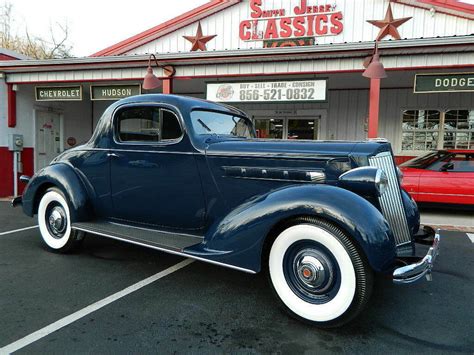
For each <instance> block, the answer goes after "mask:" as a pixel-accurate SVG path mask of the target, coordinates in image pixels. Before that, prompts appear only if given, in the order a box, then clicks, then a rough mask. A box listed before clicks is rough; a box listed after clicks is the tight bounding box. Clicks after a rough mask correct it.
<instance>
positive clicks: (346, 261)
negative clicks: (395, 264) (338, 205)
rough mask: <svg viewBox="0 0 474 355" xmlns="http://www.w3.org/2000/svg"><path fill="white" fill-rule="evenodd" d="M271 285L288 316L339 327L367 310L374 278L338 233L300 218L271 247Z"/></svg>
mask: <svg viewBox="0 0 474 355" xmlns="http://www.w3.org/2000/svg"><path fill="white" fill-rule="evenodd" d="M268 271H269V279H270V283H271V285H272V287H273V290H274V291H275V293H276V295H277V296H278V298H279V300H280V301H281V303H282V304H283V306H284V308H285V309H286V311H288V312H289V313H290V315H292V316H294V317H296V318H298V319H302V320H304V321H306V322H309V323H311V324H313V325H316V326H319V327H324V328H330V327H338V326H341V325H343V324H345V323H347V322H349V321H350V320H352V319H353V318H354V317H356V316H357V315H358V314H359V313H360V312H361V311H362V309H363V308H364V306H365V305H366V303H367V301H368V299H369V297H370V293H371V290H372V283H373V272H372V270H371V268H370V266H369V265H368V264H367V261H366V260H365V257H364V256H363V255H361V253H360V252H359V251H358V250H357V248H356V246H355V245H354V243H353V242H352V241H351V240H350V239H349V238H348V237H347V235H346V234H345V233H344V232H343V231H341V230H340V229H339V228H337V227H336V226H334V225H333V224H331V223H328V222H327V221H324V220H321V219H317V218H300V219H298V220H295V221H294V223H293V224H292V225H291V226H290V227H288V228H286V229H285V230H283V231H282V232H281V233H280V234H279V235H278V236H277V238H276V239H275V241H274V242H273V244H272V246H271V248H270V252H269V258H268Z"/></svg>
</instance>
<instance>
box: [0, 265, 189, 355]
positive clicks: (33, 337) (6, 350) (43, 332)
mask: <svg viewBox="0 0 474 355" xmlns="http://www.w3.org/2000/svg"><path fill="white" fill-rule="evenodd" d="M192 262H194V260H192V259H185V260H183V261H181V262H180V263H178V264H176V265H173V266H171V267H169V268H167V269H166V270H163V271H160V272H159V273H157V274H155V275H152V276H150V277H148V278H146V279H144V280H142V281H139V282H137V283H136V284H133V285H131V286H129V287H127V288H125V289H123V290H122V291H119V292H117V293H114V294H113V295H110V296H108V297H106V298H104V299H102V300H100V301H97V302H95V303H93V304H91V305H89V306H87V307H85V308H83V309H80V310H79V311H77V312H74V313H72V314H70V315H68V316H66V317H64V318H61V319H60V320H58V321H56V322H54V323H51V324H50V325H47V326H46V327H44V328H42V329H40V330H37V331H36V332H34V333H31V334H30V335H27V336H25V337H24V338H21V339H19V340H17V341H15V342H14V343H11V344H9V345H6V346H4V347H3V348H0V355H4V354H11V353H12V352H14V351H17V350H19V349H21V348H24V347H25V346H27V345H30V344H31V343H34V342H35V341H38V340H39V339H41V338H44V337H45V336H47V335H49V334H51V333H53V332H55V331H57V330H59V329H61V328H63V327H65V326H67V325H69V324H71V323H73V322H75V321H77V320H79V319H81V318H82V317H85V316H87V315H88V314H90V313H92V312H95V311H97V310H98V309H100V308H102V307H105V306H107V305H108V304H110V303H112V302H114V301H117V300H118V299H120V298H122V297H125V296H127V295H129V294H130V293H132V292H135V291H137V290H139V289H141V288H142V287H145V286H147V285H149V284H151V283H153V282H155V281H156V280H159V279H161V278H163V277H165V276H167V275H169V274H171V273H173V272H175V271H178V270H179V269H182V268H183V267H185V266H188V265H189V264H191V263H192Z"/></svg>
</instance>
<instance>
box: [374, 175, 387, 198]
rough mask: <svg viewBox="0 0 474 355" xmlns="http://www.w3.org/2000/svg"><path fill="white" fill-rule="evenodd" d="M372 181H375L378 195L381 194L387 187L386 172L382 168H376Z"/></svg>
mask: <svg viewBox="0 0 474 355" xmlns="http://www.w3.org/2000/svg"><path fill="white" fill-rule="evenodd" d="M374 183H375V187H376V188H377V190H378V192H379V196H382V195H383V194H384V192H385V191H386V190H387V187H388V178H387V174H385V172H384V171H383V170H382V169H377V173H376V174H375V181H374Z"/></svg>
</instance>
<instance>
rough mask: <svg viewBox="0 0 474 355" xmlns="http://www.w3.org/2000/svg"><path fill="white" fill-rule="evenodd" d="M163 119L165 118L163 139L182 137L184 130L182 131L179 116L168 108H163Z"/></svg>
mask: <svg viewBox="0 0 474 355" xmlns="http://www.w3.org/2000/svg"><path fill="white" fill-rule="evenodd" d="M161 114H162V119H163V129H162V136H161V139H163V140H166V139H178V138H179V137H181V135H182V134H183V132H182V131H181V126H180V125H179V121H178V117H176V115H175V114H174V113H173V112H171V111H168V110H166V109H162V110H161Z"/></svg>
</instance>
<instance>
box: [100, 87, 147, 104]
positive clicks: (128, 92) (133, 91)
mask: <svg viewBox="0 0 474 355" xmlns="http://www.w3.org/2000/svg"><path fill="white" fill-rule="evenodd" d="M141 93H142V88H141V85H140V84H134V85H91V100H92V101H95V100H120V99H123V98H124V97H129V96H133V95H140V94H141Z"/></svg>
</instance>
